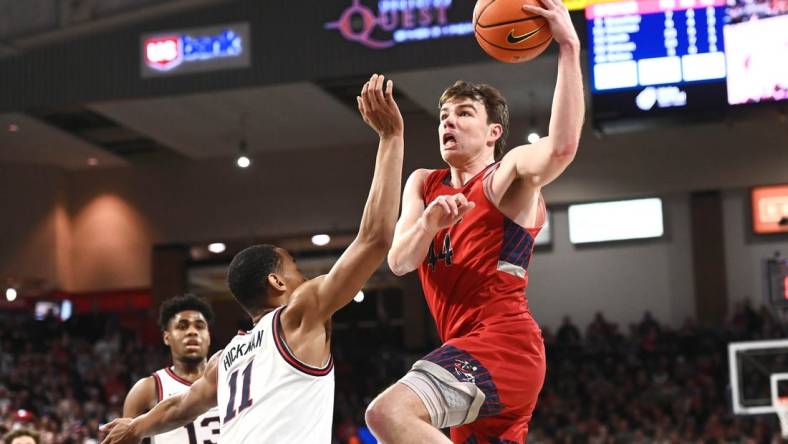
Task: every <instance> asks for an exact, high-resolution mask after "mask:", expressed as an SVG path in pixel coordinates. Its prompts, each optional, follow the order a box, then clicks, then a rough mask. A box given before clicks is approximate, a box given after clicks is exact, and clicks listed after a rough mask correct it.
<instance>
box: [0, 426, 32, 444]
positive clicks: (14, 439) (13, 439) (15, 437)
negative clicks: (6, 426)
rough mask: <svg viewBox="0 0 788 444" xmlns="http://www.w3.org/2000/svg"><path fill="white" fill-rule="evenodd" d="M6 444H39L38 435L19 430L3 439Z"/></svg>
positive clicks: (26, 430) (29, 431)
mask: <svg viewBox="0 0 788 444" xmlns="http://www.w3.org/2000/svg"><path fill="white" fill-rule="evenodd" d="M3 442H4V443H5V444H39V443H40V442H41V441H40V439H39V437H38V433H36V432H35V431H33V430H30V429H17V430H14V431H13V432H8V433H6V435H5V436H4V437H3Z"/></svg>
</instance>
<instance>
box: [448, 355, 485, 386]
mask: <svg viewBox="0 0 788 444" xmlns="http://www.w3.org/2000/svg"><path fill="white" fill-rule="evenodd" d="M478 369H479V368H478V367H476V366H475V365H473V364H471V363H470V362H468V361H463V360H460V359H455V360H454V372H455V373H457V376H459V377H460V378H461V380H463V381H464V382H470V383H471V384H475V383H476V376H474V374H473V372H475V371H476V370H478Z"/></svg>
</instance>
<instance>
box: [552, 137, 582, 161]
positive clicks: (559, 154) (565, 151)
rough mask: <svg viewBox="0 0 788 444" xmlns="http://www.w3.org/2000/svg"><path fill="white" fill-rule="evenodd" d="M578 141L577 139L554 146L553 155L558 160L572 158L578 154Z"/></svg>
mask: <svg viewBox="0 0 788 444" xmlns="http://www.w3.org/2000/svg"><path fill="white" fill-rule="evenodd" d="M577 146H578V143H577V142H575V141H570V142H563V143H560V144H556V145H555V146H554V147H553V152H552V157H553V158H554V159H557V160H564V161H565V160H572V159H574V157H575V154H577Z"/></svg>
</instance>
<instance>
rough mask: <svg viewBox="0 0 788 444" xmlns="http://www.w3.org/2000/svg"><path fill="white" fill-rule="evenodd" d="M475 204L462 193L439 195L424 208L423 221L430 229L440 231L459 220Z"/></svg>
mask: <svg viewBox="0 0 788 444" xmlns="http://www.w3.org/2000/svg"><path fill="white" fill-rule="evenodd" d="M475 206H476V204H474V203H473V202H471V201H469V200H468V198H466V197H465V195H464V194H462V193H457V194H454V195H451V196H438V197H437V198H435V200H433V201H432V202H430V204H429V205H427V208H425V209H424V214H423V215H422V221H423V223H424V224H425V227H426V228H427V229H428V230H431V231H438V230H440V229H442V228H446V227H450V226H452V225H454V224H456V223H457V222H459V221H460V220H461V219H462V217H463V216H464V215H465V214H466V213H467V212H468V211H470V210H472V209H473V208H474V207H475Z"/></svg>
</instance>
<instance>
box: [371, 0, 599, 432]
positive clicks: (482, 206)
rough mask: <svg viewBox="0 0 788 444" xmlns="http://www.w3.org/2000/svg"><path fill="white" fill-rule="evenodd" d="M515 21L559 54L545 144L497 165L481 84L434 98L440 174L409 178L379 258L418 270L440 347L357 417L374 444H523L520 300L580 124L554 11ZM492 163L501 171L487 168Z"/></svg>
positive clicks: (526, 357) (527, 395) (529, 371)
mask: <svg viewBox="0 0 788 444" xmlns="http://www.w3.org/2000/svg"><path fill="white" fill-rule="evenodd" d="M541 3H542V5H543V7H536V6H529V5H526V6H523V10H524V11H526V12H530V13H533V14H536V15H539V16H542V17H544V18H545V19H546V20H547V21H548V23H549V25H550V28H551V31H552V34H553V36H554V39H555V40H556V42H557V43H558V45H559V56H558V77H557V84H556V89H555V93H554V98H553V104H552V111H551V117H550V127H549V135H548V136H547V137H544V138H542V139H541V140H539V141H538V142H536V143H534V144H532V145H528V146H519V147H516V148H513V149H512V150H510V151H509V152H508V153H506V154H505V155H503V157H502V158H500V156H501V154H502V153H503V148H504V146H505V141H506V136H507V133H508V126H509V125H508V116H509V112H508V107H507V104H506V101H505V100H504V98H503V97H502V96H501V94H500V93H499V92H498V91H497V90H495V89H494V88H492V87H490V86H487V85H474V84H469V83H466V82H462V81H459V82H457V83H455V84H454V85H453V86H451V87H450V88H448V89H447V90H446V91H445V92H444V93H443V95H442V97H441V98H440V102H439V106H440V123H439V126H438V142H439V144H440V153H441V156H442V158H443V160H444V161H445V162H446V163H447V164H448V168H447V169H442V170H434V171H432V170H425V169H420V170H416V171H414V172H413V173H412V174H411V176H410V178H409V179H408V181H407V183H406V185H405V191H404V194H403V208H402V214H401V216H400V219H399V222H398V223H397V227H396V231H395V236H394V242H393V245H392V249H391V251H390V252H389V255H388V263H389V266H390V268H391V269H392V271H394V273H396V274H398V275H403V274H405V273H408V272H410V271H413V270H416V269H418V272H419V277H420V278H421V282H422V287H423V289H424V293H425V296H426V299H427V304H428V306H429V308H430V311H431V312H432V315H433V318H434V319H435V322H436V324H437V327H438V331H439V333H440V336H441V339H442V341H443V342H444V344H443V346H441V347H440V348H438V349H436V350H434V351H433V352H431V353H430V354H428V355H427V356H425V357H423V358H422V359H421V360H419V361H417V362H416V363H415V364H414V366H413V368H412V369H411V371H409V372H408V373H407V374H406V375H405V376H404V377H403V378H402V379H401V380H400V381H399V382H398V383H396V384H394V385H393V386H392V387H390V388H388V389H387V390H386V391H384V392H383V393H382V394H380V395H379V396H378V397H377V398H376V399H375V400H374V401H373V402H372V403H371V404H370V406H369V407H368V409H367V413H366V421H367V425H368V426H369V427H370V429H371V430H372V432H373V433H374V434H375V436H376V437H377V438H378V439H379V440H380V441H381V442H383V443H386V444H390V443H448V442H450V441H449V440H448V439H447V438H446V437H445V436H444V435H443V433H441V431H440V429H442V428H447V427H451V428H452V429H451V441H453V442H454V443H458V444H461V443H462V444H466V443H474V444H477V443H478V444H482V443H522V442H525V439H526V436H527V433H528V422H529V420H530V418H531V414H532V412H533V410H534V407H535V406H536V401H537V397H538V395H539V391H540V390H541V388H542V384H543V382H544V376H545V352H544V342H543V339H542V334H541V330H540V329H539V326H538V325H537V323H536V321H535V320H534V319H533V317H532V316H531V313H530V311H529V309H528V305H527V301H526V299H525V288H526V286H527V283H528V264H529V261H530V258H531V253H532V251H533V244H534V238H535V237H536V235H537V234H538V232H539V230H540V228H541V227H542V225H543V224H544V221H545V212H546V210H545V203H544V200H543V199H542V194H541V190H542V187H544V186H545V185H547V184H549V183H550V182H552V181H553V180H555V179H556V178H557V177H558V176H559V175H560V174H561V173H562V172H563V171H564V170H565V169H566V168H567V166H568V165H569V163H570V162H571V161H572V159H573V158H574V157H575V153H576V151H577V145H578V142H579V137H580V131H581V127H582V124H583V115H584V102H583V83H582V74H581V70H580V61H579V52H580V45H579V41H578V37H577V34H576V32H575V30H574V28H573V27H572V22H571V20H570V17H569V12H568V11H567V9H566V7H565V6H564V5H563V4H562V3H561V1H560V0H542V1H541ZM499 158H500V161H496V160H497V159H499Z"/></svg>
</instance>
